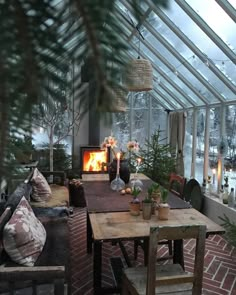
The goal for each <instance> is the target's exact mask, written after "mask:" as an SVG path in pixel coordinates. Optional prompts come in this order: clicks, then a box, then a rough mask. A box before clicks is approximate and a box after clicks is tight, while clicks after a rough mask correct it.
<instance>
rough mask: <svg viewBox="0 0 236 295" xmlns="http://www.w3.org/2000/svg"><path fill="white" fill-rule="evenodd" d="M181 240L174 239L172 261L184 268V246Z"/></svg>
mask: <svg viewBox="0 0 236 295" xmlns="http://www.w3.org/2000/svg"><path fill="white" fill-rule="evenodd" d="M183 244H184V243H183V240H174V255H173V263H178V264H180V265H181V266H182V268H183V269H184V247H183Z"/></svg>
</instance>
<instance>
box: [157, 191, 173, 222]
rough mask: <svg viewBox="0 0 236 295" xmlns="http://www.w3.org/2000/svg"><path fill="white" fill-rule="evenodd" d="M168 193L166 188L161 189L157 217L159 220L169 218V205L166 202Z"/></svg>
mask: <svg viewBox="0 0 236 295" xmlns="http://www.w3.org/2000/svg"><path fill="white" fill-rule="evenodd" d="M168 193H169V192H168V190H167V189H163V190H162V194H161V203H160V204H159V205H158V219H160V220H168V218H169V212H170V206H169V204H168V203H167V199H168Z"/></svg>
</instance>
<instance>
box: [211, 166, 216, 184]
mask: <svg viewBox="0 0 236 295" xmlns="http://www.w3.org/2000/svg"><path fill="white" fill-rule="evenodd" d="M212 174H213V184H215V178H216V169H215V168H213V169H212Z"/></svg>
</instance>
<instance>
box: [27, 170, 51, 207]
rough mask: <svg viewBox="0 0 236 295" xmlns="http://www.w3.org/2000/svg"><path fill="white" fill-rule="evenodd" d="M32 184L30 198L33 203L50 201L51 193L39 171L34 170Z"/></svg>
mask: <svg viewBox="0 0 236 295" xmlns="http://www.w3.org/2000/svg"><path fill="white" fill-rule="evenodd" d="M30 181H31V183H32V195H31V198H32V199H33V201H35V202H42V201H44V202H46V201H48V200H49V199H50V197H51V194H52V191H51V188H50V186H49V184H48V182H47V180H46V178H45V177H44V176H43V174H42V173H40V171H39V170H38V169H37V168H35V169H34V173H33V175H32V178H31V180H30Z"/></svg>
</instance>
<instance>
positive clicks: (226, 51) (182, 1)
mask: <svg viewBox="0 0 236 295" xmlns="http://www.w3.org/2000/svg"><path fill="white" fill-rule="evenodd" d="M175 2H176V3H178V5H179V6H180V7H181V8H182V9H183V11H185V12H186V14H187V15H188V16H189V17H190V18H191V19H192V20H193V21H194V22H195V23H196V24H197V25H198V26H199V28H201V29H202V31H203V32H204V33H205V34H206V35H207V36H208V37H209V38H210V39H211V40H212V41H213V42H214V43H215V44H216V45H217V46H218V47H219V48H220V49H221V50H222V51H223V52H224V54H225V55H227V56H228V58H229V59H230V60H231V61H232V62H233V63H235V62H236V55H235V54H234V52H233V51H232V50H231V49H230V48H229V47H228V46H227V45H226V44H225V42H224V41H223V40H222V39H221V38H220V37H219V36H218V35H217V34H216V33H215V32H214V31H213V30H212V29H211V28H210V27H209V26H208V25H207V23H206V22H205V21H204V20H203V19H202V18H201V17H200V16H199V15H198V14H197V13H196V12H195V11H194V10H193V9H192V7H191V6H190V5H188V3H187V2H186V1H185V0H175Z"/></svg>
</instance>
